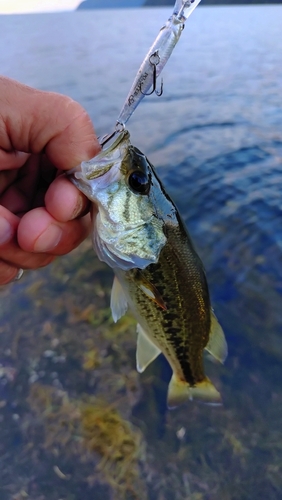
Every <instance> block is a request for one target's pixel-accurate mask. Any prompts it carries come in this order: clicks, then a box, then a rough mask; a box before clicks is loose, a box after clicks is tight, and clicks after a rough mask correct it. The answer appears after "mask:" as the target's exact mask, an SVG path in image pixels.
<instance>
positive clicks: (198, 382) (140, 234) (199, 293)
mask: <svg viewBox="0 0 282 500" xmlns="http://www.w3.org/2000/svg"><path fill="white" fill-rule="evenodd" d="M71 180H72V182H73V183H74V184H75V185H76V186H77V187H78V188H79V189H80V190H81V191H82V192H83V193H85V195H86V196H87V197H88V198H89V199H90V200H91V201H92V202H93V204H95V210H93V235H92V236H93V244H94V248H95V250H96V252H97V255H98V257H99V258H100V260H102V261H104V262H106V263H107V264H108V265H109V266H111V267H112V268H113V270H114V273H115V279H114V284H113V288H112V295H111V309H112V315H113V319H114V321H117V320H118V319H119V318H120V317H121V316H122V315H123V314H125V312H126V310H127V308H129V309H130V310H131V311H132V313H133V315H134V317H135V318H136V320H137V322H138V325H137V332H138V337H137V353H136V357H137V370H138V371H139V372H143V371H144V370H145V368H146V367H147V366H148V365H149V364H150V363H151V362H152V361H153V360H154V359H155V358H156V357H157V356H158V355H159V354H160V353H161V352H162V353H163V354H164V356H165V357H166V359H167V361H168V362H169V364H170V366H171V368H172V371H173V375H172V378H171V381H170V384H169V388H168V398H167V401H168V406H169V407H170V408H172V407H175V406H177V405H179V404H180V403H182V402H184V401H185V400H187V399H199V400H202V401H205V402H208V403H214V404H216V403H220V401H221V398H220V394H219V392H218V391H217V389H216V388H215V387H214V385H213V384H212V382H211V381H210V380H209V379H208V377H207V376H206V375H205V372H204V367H203V351H204V349H206V350H207V351H209V353H211V354H212V355H213V356H214V358H216V359H217V360H219V361H220V362H223V361H224V360H225V358H226V355H227V346H226V342H225V338H224V334H223V331H222V329H221V327H220V325H219V324H218V322H217V320H216V317H215V315H214V313H213V311H212V309H211V304H210V298H209V291H208V285H207V281H206V276H205V271H204V268H203V264H202V262H201V260H200V258H199V256H198V255H197V253H196V251H195V249H194V247H193V244H192V241H191V238H190V236H189V234H188V232H187V230H186V228H185V226H184V224H183V222H182V220H181V217H180V215H179V213H178V211H177V209H176V207H175V205H174V203H173V201H172V200H171V199H170V198H169V196H168V195H167V194H166V192H165V190H164V188H163V186H162V184H161V182H160V180H159V178H158V176H157V174H156V172H155V170H154V167H153V166H152V164H151V163H150V162H149V160H148V159H147V158H146V157H145V156H144V155H143V154H142V153H141V151H139V150H138V149H137V148H136V147H134V146H132V145H131V143H130V138H129V133H128V131H126V130H124V131H122V132H121V133H120V134H119V136H118V137H117V139H116V140H115V141H114V143H113V144H112V145H111V146H110V147H108V148H106V149H105V150H102V152H101V153H100V154H98V155H97V156H96V157H95V158H93V159H92V160H90V161H89V162H83V163H82V164H81V166H80V167H78V168H77V169H75V171H72V174H71Z"/></svg>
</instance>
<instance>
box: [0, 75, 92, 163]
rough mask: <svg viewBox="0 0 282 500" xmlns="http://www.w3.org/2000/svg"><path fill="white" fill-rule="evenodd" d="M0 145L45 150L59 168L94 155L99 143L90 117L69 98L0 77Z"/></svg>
mask: <svg viewBox="0 0 282 500" xmlns="http://www.w3.org/2000/svg"><path fill="white" fill-rule="evenodd" d="M0 101H1V118H0V122H1V123H0V130H1V134H0V148H1V149H2V150H5V151H7V152H10V151H24V152H26V153H36V154H37V153H41V152H43V151H44V152H45V153H46V154H47V156H48V158H49V159H50V160H51V162H52V163H53V164H54V165H55V166H56V167H57V168H58V169H62V170H68V169H71V168H73V167H75V166H77V165H78V164H79V163H81V161H83V160H89V159H90V158H92V157H93V156H95V155H96V154H97V153H98V152H99V150H100V146H99V143H98V139H97V137H96V134H95V131H94V128H93V125H92V123H91V119H90V117H89V116H88V114H87V113H86V111H85V110H84V109H83V108H82V107H81V106H80V104H78V103H77V102H75V101H73V100H72V99H71V98H69V97H66V96H63V95H60V94H56V93H52V92H43V91H40V90H36V89H33V88H31V87H27V86H26V85H22V84H20V83H18V82H16V81H14V80H11V79H9V78H5V77H0Z"/></svg>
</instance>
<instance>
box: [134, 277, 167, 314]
mask: <svg viewBox="0 0 282 500" xmlns="http://www.w3.org/2000/svg"><path fill="white" fill-rule="evenodd" d="M135 282H136V283H137V285H138V286H139V288H140V289H141V290H142V292H144V293H145V295H147V297H149V299H151V300H152V301H153V302H155V303H156V304H158V306H159V307H161V308H162V309H164V310H166V309H167V307H166V305H165V303H164V301H163V298H162V296H161V294H160V292H159V291H158V290H157V288H156V287H155V285H153V283H151V282H150V281H148V280H147V279H146V278H145V276H144V275H143V274H142V272H141V271H138V274H136V276H135Z"/></svg>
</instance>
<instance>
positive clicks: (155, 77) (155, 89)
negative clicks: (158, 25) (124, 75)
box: [140, 50, 164, 97]
mask: <svg viewBox="0 0 282 500" xmlns="http://www.w3.org/2000/svg"><path fill="white" fill-rule="evenodd" d="M154 57H156V59H157V61H156V62H154V61H153V58H154ZM159 62H160V56H159V54H158V51H157V50H156V52H154V53H153V54H151V55H150V58H149V63H150V64H151V66H152V67H153V88H152V90H151V92H148V93H147V94H146V93H144V92H142V88H141V87H142V84H141V85H140V92H141V94H143V95H152V94H153V92H155V94H156V95H157V96H158V97H160V96H161V95H162V93H163V86H164V85H163V79H161V88H160V90H157V65H158V64H159Z"/></svg>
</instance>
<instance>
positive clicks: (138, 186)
mask: <svg viewBox="0 0 282 500" xmlns="http://www.w3.org/2000/svg"><path fill="white" fill-rule="evenodd" d="M128 184H129V187H130V188H131V189H132V191H134V192H135V193H139V194H148V193H149V190H150V183H149V179H148V176H147V175H146V174H145V173H144V172H142V170H135V171H134V172H132V173H131V174H130V176H129V177H128Z"/></svg>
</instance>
